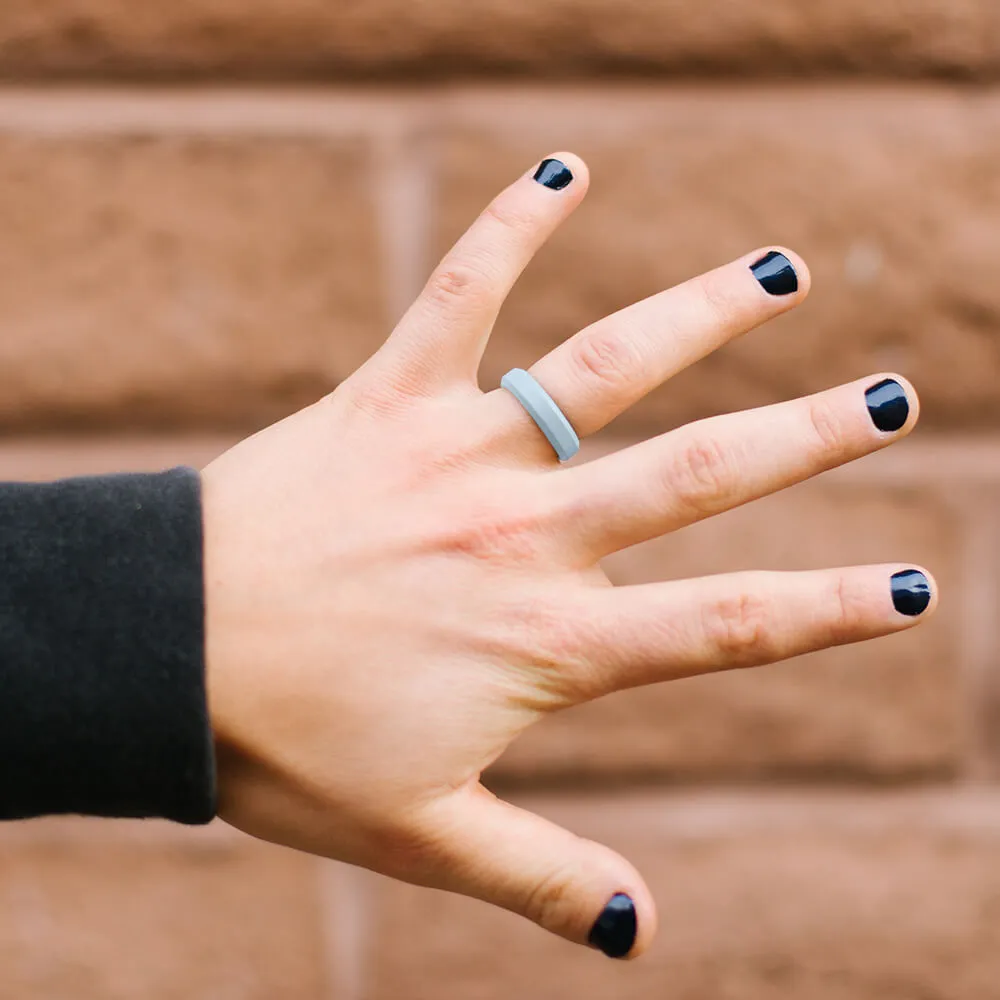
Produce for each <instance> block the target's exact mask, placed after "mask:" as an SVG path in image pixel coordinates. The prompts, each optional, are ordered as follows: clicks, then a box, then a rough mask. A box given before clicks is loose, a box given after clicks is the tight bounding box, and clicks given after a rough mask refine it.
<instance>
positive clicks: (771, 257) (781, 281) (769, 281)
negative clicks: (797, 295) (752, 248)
mask: <svg viewBox="0 0 1000 1000" xmlns="http://www.w3.org/2000/svg"><path fill="white" fill-rule="evenodd" d="M750 270H751V271H752V272H753V276H754V277H755V278H756V279H757V280H758V281H759V282H760V283H761V286H762V287H763V289H764V291H765V292H767V294H768V295H791V294H792V292H797V291H798V290H799V276H798V275H797V274H796V273H795V268H794V267H793V266H792V262H791V261H790V260H789V259H788V258H787V257H786V256H785V255H784V254H783V253H778V251H777V250H772V251H771V252H770V253H766V254H764V256H763V257H761V259H760V260H759V261H757V263H756V264H754V265H753V267H751V268H750Z"/></svg>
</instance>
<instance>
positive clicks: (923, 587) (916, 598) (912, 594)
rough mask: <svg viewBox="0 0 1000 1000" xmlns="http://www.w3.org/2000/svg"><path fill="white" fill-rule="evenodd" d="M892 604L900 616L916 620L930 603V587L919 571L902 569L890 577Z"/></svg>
mask: <svg viewBox="0 0 1000 1000" xmlns="http://www.w3.org/2000/svg"><path fill="white" fill-rule="evenodd" d="M892 603H893V606H894V607H895V609H896V610H897V611H898V612H899V613H900V614H901V615H909V616H910V617H911V618H916V617H917V615H922V614H923V613H924V612H925V611H926V610H927V605H928V604H930V603H931V585H930V582H929V581H928V579H927V577H926V576H924V574H923V573H921V572H920V570H917V569H904V570H903V571H902V572H901V573H893V575H892Z"/></svg>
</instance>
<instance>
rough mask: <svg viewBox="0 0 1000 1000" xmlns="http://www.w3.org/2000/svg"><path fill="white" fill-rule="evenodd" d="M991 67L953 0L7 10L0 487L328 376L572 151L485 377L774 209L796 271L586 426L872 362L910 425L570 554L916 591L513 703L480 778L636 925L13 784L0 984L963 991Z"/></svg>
mask: <svg viewBox="0 0 1000 1000" xmlns="http://www.w3.org/2000/svg"><path fill="white" fill-rule="evenodd" d="M998 80H1000V6H998V5H997V4H996V3H993V2H990V0H892V2H881V3H871V2H861V0H816V2H813V3H802V2H800V0H772V2H770V3H767V4H760V3H757V4H748V3H743V2H738V0H706V2H703V3H700V4H694V3H681V2H680V0H659V2H656V0H628V2H621V0H558V2H554V3H547V4H540V3H537V2H536V3H527V2H524V0H484V2H481V3H473V4H470V3H468V2H465V3H458V2H456V0H419V2H413V0H411V2H408V3H403V2H401V0H371V2H365V3H360V2H345V3H323V2H320V0H281V2H278V0H246V2H244V3H241V4H236V3H233V2H232V0H175V2H174V3H171V4H146V5H141V4H140V5H136V4H134V3H127V2H125V0H49V2H47V3H45V4H39V3H37V2H33V3H28V2H27V0H6V2H5V3H4V4H3V5H2V10H0V233H2V239H0V479H2V480H17V479H31V480H44V479H52V478H57V477H60V476H66V475H78V474H84V473H88V472H107V471H126V470H141V469H158V468H165V467H168V466H171V465H176V464H190V465H194V466H196V467H201V466H203V465H205V464H206V463H207V462H209V461H210V460H211V459H212V458H213V457H215V456H217V455H218V454H220V453H221V452H222V451H224V450H225V449H226V448H227V447H228V446H229V445H231V444H232V443H234V442H235V441H237V440H238V439H239V438H240V437H242V436H243V435H245V434H246V433H249V432H251V431H253V430H256V429H258V428H260V427H262V426H265V425H266V424H268V423H269V422H271V421H273V420H275V419H278V418H279V417H280V416H282V415H283V414H285V413H288V412H289V411H291V410H293V409H295V408H297V407H299V406H302V405H305V404H308V403H310V402H312V401H314V400H315V399H317V398H318V397H320V396H322V395H323V394H325V393H327V392H329V391H330V390H332V389H334V388H335V387H336V386H337V385H338V384H339V383H340V382H341V381H343V380H344V379H345V378H346V377H347V376H348V375H349V374H350V373H351V372H352V371H353V370H354V369H355V368H357V367H358V366H359V365H360V364H361V363H362V362H363V361H364V360H365V359H366V358H367V357H368V356H369V355H370V354H371V353H372V352H373V351H375V350H377V349H378V347H379V345H380V344H381V343H382V342H383V341H384V339H385V338H386V336H387V335H388V334H389V332H390V330H391V328H392V326H393V324H394V322H395V320H396V319H397V318H398V317H399V316H400V315H401V314H402V312H403V311H404V310H405V308H406V307H407V305H408V304H409V302H410V301H411V300H412V298H413V296H414V295H415V294H416V293H417V292H418V291H419V289H420V288H421V286H422V284H423V282H424V281H425V279H426V276H427V274H428V273H429V271H430V268H431V267H432V266H433V264H434V262H435V261H436V259H437V258H438V257H439V256H440V255H441V254H442V253H443V252H444V251H445V250H446V249H447V248H448V246H449V245H450V244H451V243H452V242H453V241H454V240H455V239H456V238H457V237H458V236H459V235H460V234H461V232H462V231H463V229H464V228H465V227H466V226H467V225H468V224H469V223H470V222H471V221H472V220H473V219H474V218H475V216H476V214H477V213H478V212H479V211H480V210H481V209H482V208H483V206H484V205H485V204H486V203H487V202H488V200H489V199H490V197H491V196H492V195H493V194H494V193H495V192H496V191H497V190H498V189H500V188H501V187H503V186H504V185H506V184H507V183H509V182H510V181H511V180H513V179H514V178H516V177H517V176H518V175H519V174H520V173H521V172H523V171H525V170H528V169H530V168H531V167H532V165H533V164H534V163H536V162H537V161H538V160H539V159H540V158H541V157H543V156H545V155H546V154H548V153H550V152H552V151H556V150H559V149H570V150H574V151H576V152H577V153H579V154H580V155H582V156H583V157H584V158H585V159H586V160H587V162H588V164H589V166H590V170H591V175H592V182H591V190H590V194H589V196H588V198H587V200H586V201H585V203H584V204H583V205H582V206H581V208H580V209H579V211H578V212H577V213H576V215H575V216H574V217H573V218H572V219H571V220H570V221H568V222H567V223H566V225H565V227H564V228H563V229H562V230H561V231H560V232H559V233H557V234H556V235H555V236H554V238H553V239H552V241H551V244H550V245H549V246H547V247H546V248H544V249H543V250H542V251H541V252H540V253H539V255H538V257H537V259H536V261H535V262H534V264H533V265H532V266H531V267H530V268H529V269H528V270H527V272H526V274H525V276H524V278H523V280H522V281H521V283H520V284H519V285H518V287H517V289H515V291H514V293H513V294H512V296H511V298H510V300H509V302H508V304H507V306H506V307H505V309H504V311H503V313H502V315H501V317H500V320H499V322H498V324H497V327H496V330H495V332H494V335H493V338H492V342H491V344H490V347H489V349H488V351H487V354H486V358H485V362H484V365H483V368H482V371H481V382H482V385H483V387H484V388H489V387H492V386H494V385H495V384H496V382H497V380H498V379H499V377H500V375H501V374H502V373H503V372H504V371H505V370H507V369H508V368H510V367H512V366H514V365H520V366H526V365H528V364H530V363H531V362H533V361H534V360H535V359H536V358H537V357H539V356H540V355H542V354H544V353H545V352H546V351H548V350H550V349H552V348H553V347H555V346H556V345H557V344H559V343H560V342H561V341H563V340H564V339H565V338H566V337H568V336H570V335H571V334H573V333H574V332H575V331H577V330H579V329H581V328H583V327H585V326H586V325H587V324H589V323H591V322H593V321H594V320H596V319H598V318H600V317H601V316H603V315H605V314H607V313H609V312H612V311H615V310H617V309H620V308H623V307H625V306H627V305H628V304H629V303H631V302H632V301H634V300H636V299H639V298H642V297H645V296H648V295H651V294H654V293H655V292H657V291H659V290H661V289H663V288H665V287H667V286H669V285H672V284H673V283H675V282H678V281H682V280H684V279H685V278H687V277H690V276H692V275H695V274H697V273H699V272H700V271H702V270H704V269H707V268H710V267H713V266H715V265H717V264H720V263H723V262H725V261H727V260H729V259H732V258H733V257H736V256H738V255H741V254H744V253H747V252H749V251H751V250H753V249H754V248H755V247H768V246H772V245H782V246H790V247H792V248H793V249H795V250H797V251H798V252H800V253H801V254H802V255H803V256H804V257H805V259H806V260H807V261H808V263H809V265H810V269H811V272H812V277H813V290H812V294H811V296H810V298H809V300H808V302H807V303H806V304H805V305H803V307H802V308H801V309H799V310H796V311H795V312H794V313H793V314H790V315H788V316H786V317H783V318H782V319H780V320H778V321H776V322H774V323H773V324H770V325H768V326H766V327H764V328H762V329H760V330H757V331H754V332H752V333H750V334H748V335H746V336H744V337H742V338H741V339H739V340H737V341H735V342H733V343H731V344H729V345H728V346H726V347H725V348H723V349H722V350H720V351H719V352H717V354H715V355H713V356H711V357H709V358H707V359H705V360H704V361H702V362H701V363H699V364H698V365H696V366H694V367H693V368H691V369H690V370H689V371H687V372H684V373H682V374H681V375H679V376H677V377H676V378H675V379H674V380H672V381H671V382H670V383H669V384H668V385H666V386H664V387H662V388H660V389H658V390H656V391H654V392H653V393H651V394H650V396H649V397H648V398H647V399H646V400H644V401H643V402H642V403H640V404H639V405H637V406H636V407H634V408H633V409H632V410H631V411H629V412H628V413H626V414H624V415H623V416H622V417H621V418H619V419H618V420H617V421H616V422H615V423H614V424H613V425H612V426H611V428H610V429H609V430H608V431H607V432H606V433H604V434H602V435H601V436H600V437H599V439H598V440H597V441H596V442H592V443H588V445H587V446H586V447H587V450H586V453H585V455H584V458H585V459H598V460H599V458H600V457H601V456H602V455H603V454H604V453H606V452H608V451H611V450H616V449H620V448H626V447H628V446H630V445H631V444H634V443H636V442H637V441H640V440H642V439H644V438H647V437H649V436H651V435H654V434H658V433H661V432H664V431H667V430H669V429H670V428H673V427H675V426H677V425H679V424H682V423H685V422H688V421H691V420H697V419H699V418H702V417H705V416H709V415H712V414H716V413H722V412H727V411H732V410H737V409H740V408H743V407H750V406H760V405H766V404H769V403H772V402H775V401H778V400H781V399H785V398H790V397H793V396H796V395H800V394H806V393H811V392H814V391H817V390H819V389H822V388H824V387H826V386H830V385H833V384H835V383H837V382H840V381H845V380H848V379H854V378H860V377H864V376H865V375H866V374H874V373H877V372H882V371H887V370H895V371H900V372H902V373H903V374H905V375H906V376H908V377H909V378H911V379H912V380H913V382H914V383H915V384H916V386H917V388H918V390H919V392H920V395H921V400H922V419H921V428H920V429H919V430H918V432H917V433H916V434H915V435H914V437H913V438H912V439H910V440H909V441H907V442H906V443H904V444H902V445H900V446H898V447H895V448H892V449H890V450H889V451H888V452H886V453H884V454H880V455H877V456H872V457H871V458H868V459H865V460H863V461H861V462H859V463H856V464H855V465H853V466H850V467H847V468H844V469H841V470H838V471H836V472H833V473H829V474H827V475H825V476H823V477H821V478H819V479H818V480H816V481H815V482H813V483H809V484H805V485H802V486H799V487H795V488H793V489H791V490H789V491H787V492H786V493H783V494H781V495H779V496H776V497H772V498H769V499H767V500H764V501H761V502H758V503H756V504H752V505H749V506H747V507H744V508H741V509H739V510H736V511H733V512H731V513H728V514H725V515H723V516H721V517H718V518H715V519H712V520H711V521H708V522H704V523H701V524H698V525H696V526H694V527H691V528H688V529H685V530H683V531H681V532H679V533H677V534H675V535H672V536H669V537H666V538H663V539H659V540H656V541H652V542H649V543H646V544H644V545H640V546H637V547H635V548H633V549H630V550H628V551H626V552H623V553H620V554H618V555H616V556H614V557H612V558H610V559H609V560H608V561H607V563H606V569H607V571H608V573H609V575H610V577H611V579H612V580H613V581H614V582H615V583H616V584H620V585H629V584H636V583H645V582H650V581H654V580H660V579H673V578H681V577H686V576H693V575H699V576H700V575H706V574H712V573H722V572H727V571H730V570H739V569H751V568H762V569H798V568H808V567H815V566H824V565H842V564H847V563H853V562H881V561H892V562H895V561H900V562H906V563H918V564H924V565H927V566H928V567H929V568H930V569H932V570H933V572H934V573H935V575H936V577H937V579H938V582H939V584H940V587H941V594H942V600H941V606H940V609H939V612H938V614H937V616H936V617H935V619H934V621H933V622H931V623H929V624H928V625H927V626H926V627H925V628H922V629H920V630H918V631H915V632H912V633H907V634H903V635H899V636H896V637H892V638H888V639H883V640H879V641H876V642H873V643H870V644H866V645H862V646H855V647H844V648H839V649H836V650H832V651H829V652H825V653H820V654H815V655H812V656H809V657H804V658H801V659H798V660H794V661H790V662H787V663H782V664H778V665H775V666H772V667H768V668H765V669H763V670H759V671H740V672H731V673H725V674H718V675H712V676H707V677H701V678H696V679H691V680H685V681H679V682H676V683H672V684H664V685H659V686H657V687H655V688H652V689H649V690H643V691H631V692H627V693H624V694H620V695H618V696H615V697H612V698H608V699H606V700H604V701H601V702H597V703H594V704H590V705H587V706H585V707H582V708H579V709H576V710H573V711H571V712H567V713H565V714H563V715H560V716H556V717H553V718H550V719H548V720H546V721H545V722H544V723H542V724H541V725H540V726H538V727H537V728H536V729H535V730H533V731H531V732H529V733H528V734H526V735H525V736H524V737H523V738H522V739H521V740H519V741H518V742H517V743H516V744H515V745H514V746H513V747H511V749H510V750H509V751H508V752H507V753H506V754H505V755H504V756H503V757H502V758H501V759H500V760H499V761H498V762H497V763H496V765H495V766H494V767H493V768H492V769H491V770H490V771H489V772H488V774H487V776H486V780H487V782H488V783H489V784H490V786H491V787H493V788H494V789H496V790H497V791H498V792H499V793H500V794H503V795H507V796H510V797H512V798H513V799H515V800H516V801H518V802H519V803H521V804H525V805H528V806H530V807H532V808H536V809H537V810H538V811H540V812H542V813H543V814H545V815H547V816H551V817H552V818H554V819H556V820H557V821H558V822H561V823H564V824H565V825H567V826H569V827H570V828H571V829H573V830H575V831H577V832H579V833H580V834H581V835H585V836H589V837H594V838H596V839H599V840H603V841H605V842H607V843H609V844H611V845H612V846H613V847H615V848H617V849H619V850H621V851H622V852H623V853H625V854H626V855H627V856H628V857H629V858H631V859H632V860H633V861H635V863H636V864H637V865H638V867H639V868H640V869H641V870H642V872H643V873H644V874H645V875H646V876H647V878H648V879H649V882H650V885H651V887H652V890H653V894H654V897H655V899H656V901H657V904H658V907H659V911H660V923H661V932H660V935H659V938H658V940H657V943H656V944H655V946H654V947H653V949H652V951H651V953H650V954H649V955H648V956H646V957H644V958H643V959H642V960H640V961H638V962H636V963H632V964H629V965H621V964H616V963H609V962H606V961H604V960H602V959H600V958H599V957H598V956H595V955H591V954H589V953H587V952H586V951H582V950H581V949H577V948H574V947H572V946H570V945H567V944H565V943H563V942H561V941H558V940H555V939H552V938H550V937H548V936H546V935H545V934H544V933H542V932H541V931H539V930H537V929H536V928H534V927H532V926H531V925H529V924H526V923H523V922H522V921H520V920H518V919H517V918H516V917H513V916H511V915H509V914H506V913H502V912H498V911H493V910H490V909H489V908H488V907H486V906H485V905H484V904H481V903H476V902H470V901H468V900H462V899H457V898H455V897H450V896H446V895H443V894H439V893H435V892H432V891H429V890H426V889H417V888H413V887H410V886H404V885H401V884H398V883H391V882H388V881H387V880H384V879H382V878H380V877H377V876H373V875H370V874H369V873H366V872H360V871H357V870H354V869H350V868H347V867H344V866H340V865H338V864H336V863H334V862H328V861H323V860H318V859H313V858H308V857H305V856H302V855H298V854H294V853H292V852H290V851H286V850H284V849H281V848H277V847H273V846H270V845H265V844H262V843H259V842H256V841H252V840H250V839H248V838H245V837H244V836H242V835H241V834H238V833H236V832H235V831H234V830H232V829H230V828H228V827H226V826H224V825H223V824H222V823H221V822H218V823H215V824H213V825H211V826H210V827H208V828H207V829H205V830H201V831H194V830H188V829H184V828H180V827H170V826H168V825H166V824H160V823H145V824H143V823H128V822H123V823H118V822H115V823H102V822H92V821H86V820H76V819H47V820H40V821H32V822H30V823H19V824H7V825H5V826H4V827H3V828H2V829H0V997H2V998H3V1000H8V998H9V1000H29V998H30V1000H64V998H67V997H73V998H81V1000H98V998H101V1000H104V998H114V1000H118V998H122V1000H125V998H133V997H137V996H142V997H145V998H149V1000H173V998H180V997H184V998H187V1000H256V998H258V997H259V998H265V997H267V998H271V997H275V998H281V1000H284V998H289V1000H423V998H428V1000H430V998H438V997H441V996H443V995H444V996H456V997H463V998H468V1000H492V998H494V997H495V998H498V1000H499V998H507V997H511V996H526V997H532V996H536V995H537V996H546V997H550V996H551V997H561V996H573V997H578V998H580V1000H597V998H604V997H609V996H613V997H616V998H621V1000H630V998H632V997H635V998H639V997H642V998H647V997H651V996H655V997H658V998H660V997H662V998H665V1000H695V998H698V1000H701V998H704V997H711V998H716V1000H765V998H772V997H782V998H785V997H795V998H796V1000H917V998H920V1000H994V998H995V997H996V996H997V995H998V988H997V985H996V984H997V982H998V978H1000V937H998V933H1000V931H998V928H1000V918H998V915H1000V792H998V789H997V780H998V778H1000V628H998V627H997V623H998V616H997V611H996V609H997V607H998V606H1000V388H998V386H1000V378H998V373H1000V346H998V345H1000V281H998V280H997V270H996V269H997V261H998V260H1000V168H998V166H997V164H998V163H1000V86H998ZM336 528H337V526H336V525H333V526H332V529H333V530H336Z"/></svg>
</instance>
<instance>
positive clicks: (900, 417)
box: [865, 378, 910, 432]
mask: <svg viewBox="0 0 1000 1000" xmlns="http://www.w3.org/2000/svg"><path fill="white" fill-rule="evenodd" d="M865 402H866V403H867V404H868V412H869V413H870V414H871V415H872V423H873V424H875V426H876V427H877V428H878V429H879V430H880V431H889V432H891V431H898V430H899V429H900V427H902V426H903V424H905V423H906V418H907V417H908V416H909V415H910V401H909V400H908V399H907V398H906V390H905V389H904V388H903V387H902V386H901V385H900V384H899V383H898V382H897V381H896V380H895V379H894V378H887V379H883V380H882V381H881V382H879V383H877V384H876V385H873V386H872V387H871V388H870V389H868V390H867V391H866V392H865Z"/></svg>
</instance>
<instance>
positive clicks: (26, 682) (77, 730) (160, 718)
mask: <svg viewBox="0 0 1000 1000" xmlns="http://www.w3.org/2000/svg"><path fill="white" fill-rule="evenodd" d="M202 563H203V558H202V519H201V495H200V478H199V476H198V473H197V472H195V471H194V470H193V469H185V468H179V469H173V470H170V471H169V472H164V473H160V474H156V475H122V476H95V477H86V478H78V479H66V480H62V481H60V482H56V483H46V484H24V483H8V484H0V819H20V818H25V817H30V816H39V815H43V814H49V813H86V814H90V815H96V816H160V817H166V818H168V819H173V820H177V821H179V822H182V823H206V822H208V821H209V820H210V819H212V817H213V816H214V814H215V761H214V750H213V742H212V732H211V726H210V723H209V716H208V706H207V699H206V692H205V652H204V651H205V641H204V628H205V626H204V618H205V615H204V579H203V571H202Z"/></svg>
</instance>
